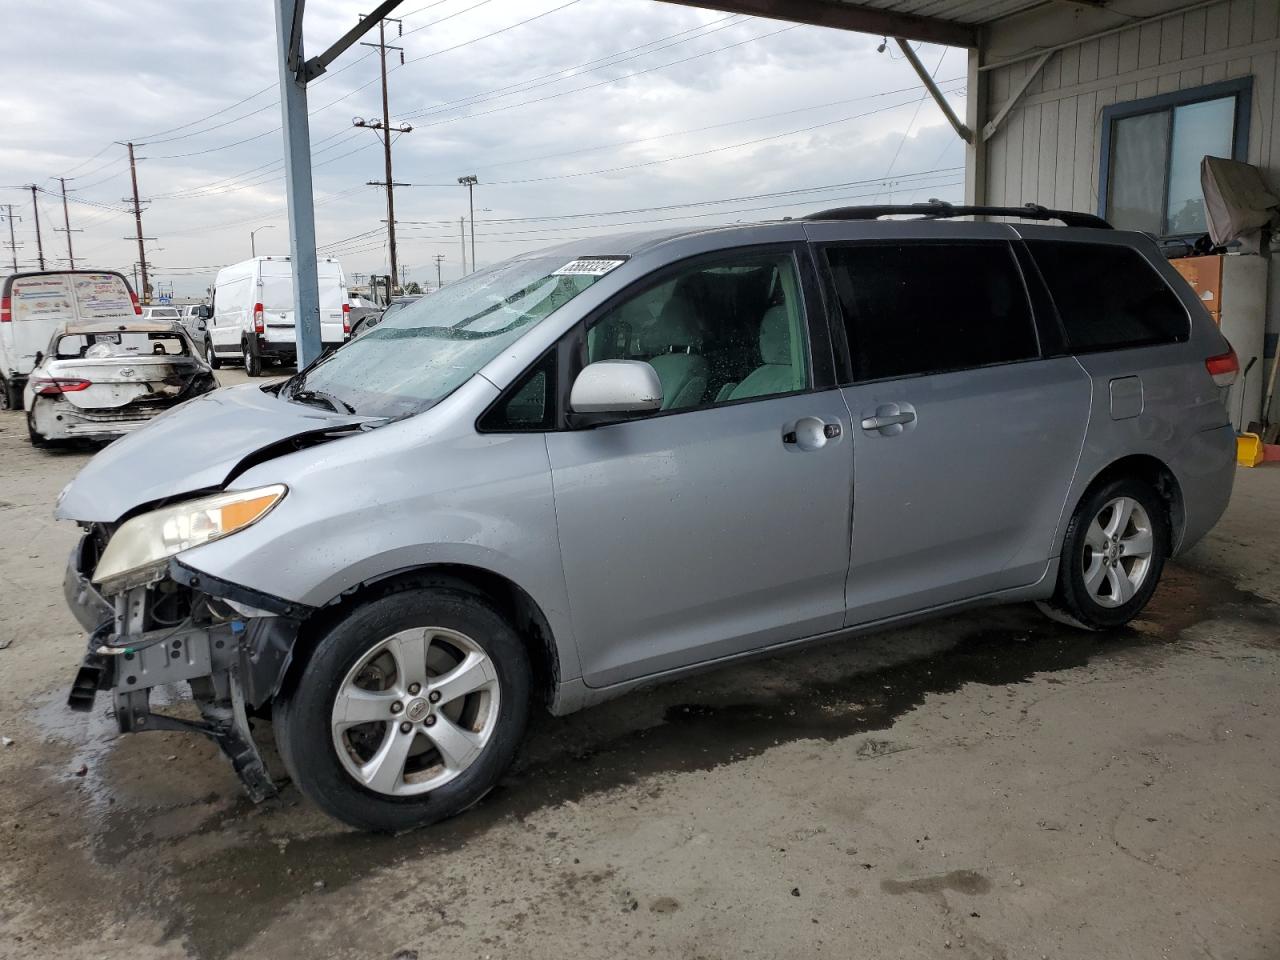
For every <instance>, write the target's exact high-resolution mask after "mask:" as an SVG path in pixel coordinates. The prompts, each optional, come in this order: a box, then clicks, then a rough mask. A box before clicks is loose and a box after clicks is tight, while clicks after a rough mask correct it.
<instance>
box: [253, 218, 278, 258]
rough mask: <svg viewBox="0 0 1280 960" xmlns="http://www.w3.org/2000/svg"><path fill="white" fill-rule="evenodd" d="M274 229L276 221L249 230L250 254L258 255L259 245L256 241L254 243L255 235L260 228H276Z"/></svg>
mask: <svg viewBox="0 0 1280 960" xmlns="http://www.w3.org/2000/svg"><path fill="white" fill-rule="evenodd" d="M274 229H275V224H274V223H264V224H263V225H262V226H260V227H254V228H253V229H252V230H250V231H249V256H251V257H256V256H257V255H258V246H257V244H256V243H254V240H253V235H254V234H255V233H257V232H258V231H259V230H274Z"/></svg>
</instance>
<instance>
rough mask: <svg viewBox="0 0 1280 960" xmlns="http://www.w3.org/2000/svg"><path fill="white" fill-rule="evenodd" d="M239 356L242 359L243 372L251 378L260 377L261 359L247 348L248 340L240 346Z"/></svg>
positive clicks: (254, 351) (250, 348)
mask: <svg viewBox="0 0 1280 960" xmlns="http://www.w3.org/2000/svg"><path fill="white" fill-rule="evenodd" d="M240 354H241V356H242V357H243V359H244V372H245V373H247V374H248V375H249V376H251V377H260V376H262V358H261V357H260V356H258V353H257V351H256V350H254V349H253V347H251V346H249V341H248V340H245V341H244V342H243V343H241V344H240Z"/></svg>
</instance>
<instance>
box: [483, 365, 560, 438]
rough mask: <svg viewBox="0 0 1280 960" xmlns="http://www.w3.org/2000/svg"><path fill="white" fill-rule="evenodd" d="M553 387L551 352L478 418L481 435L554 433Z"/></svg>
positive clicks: (554, 406) (554, 372)
mask: <svg viewBox="0 0 1280 960" xmlns="http://www.w3.org/2000/svg"><path fill="white" fill-rule="evenodd" d="M555 384H556V353H555V351H554V350H552V351H551V352H550V353H549V354H547V355H546V356H545V357H543V358H542V359H541V360H539V361H538V362H537V363H535V364H534V365H533V366H532V367H531V368H530V369H529V370H528V372H526V373H525V375H524V377H523V378H522V379H521V380H520V382H519V383H517V384H515V385H514V386H513V387H512V388H510V389H508V390H507V392H506V395H505V396H503V397H502V398H501V399H500V400H499V401H498V402H497V403H496V404H495V405H494V406H493V407H491V408H490V409H489V411H488V412H487V413H486V414H485V415H484V416H483V417H481V418H480V423H479V427H480V430H481V431H482V432H485V433H529V432H534V431H542V430H554V429H555V426H556V401H555V392H554V391H555Z"/></svg>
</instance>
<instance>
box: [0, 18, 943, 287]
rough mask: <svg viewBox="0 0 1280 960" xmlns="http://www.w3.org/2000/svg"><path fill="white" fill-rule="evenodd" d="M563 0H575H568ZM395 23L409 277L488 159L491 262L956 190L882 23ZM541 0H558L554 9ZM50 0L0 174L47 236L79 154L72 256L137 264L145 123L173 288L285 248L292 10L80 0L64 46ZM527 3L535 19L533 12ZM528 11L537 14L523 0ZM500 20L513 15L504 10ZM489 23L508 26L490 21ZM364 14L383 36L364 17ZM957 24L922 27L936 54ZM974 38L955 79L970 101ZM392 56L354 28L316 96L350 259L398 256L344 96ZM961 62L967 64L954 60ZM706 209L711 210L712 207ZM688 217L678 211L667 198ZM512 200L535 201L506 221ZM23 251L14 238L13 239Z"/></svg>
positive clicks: (157, 217)
mask: <svg viewBox="0 0 1280 960" xmlns="http://www.w3.org/2000/svg"><path fill="white" fill-rule="evenodd" d="M560 7H563V9H556V8H560ZM402 8H403V12H402V14H401V16H402V17H403V20H404V23H403V30H404V36H403V37H399V36H398V35H397V32H398V31H397V30H396V29H395V28H391V29H390V31H389V32H390V34H391V36H390V38H389V42H390V43H393V44H395V45H396V46H401V47H403V48H404V56H405V60H406V62H405V65H404V66H403V67H402V66H400V61H399V53H398V52H395V53H392V54H391V55H390V60H389V65H390V67H391V70H390V75H389V77H390V79H389V87H390V102H391V117H392V121H393V122H400V121H401V120H402V119H405V120H407V122H409V123H412V124H413V125H414V130H413V132H412V133H409V134H405V135H403V136H400V137H398V138H397V139H396V141H395V143H394V161H395V177H396V179H397V180H401V181H406V182H409V183H412V184H414V186H412V187H408V188H404V189H401V190H399V191H397V194H396V212H397V220H398V221H401V226H400V230H399V238H400V244H399V245H400V259H401V262H402V263H403V264H405V265H407V266H408V268H409V274H410V276H411V277H414V278H417V279H421V280H425V279H427V278H428V276H431V277H433V276H434V268H433V267H432V266H431V263H432V259H431V258H432V257H433V256H434V255H435V254H436V253H442V254H444V255H445V257H446V258H447V259H446V262H445V274H446V279H448V277H449V275H453V276H457V274H458V271H459V269H460V267H461V264H460V257H459V251H458V248H459V243H458V226H457V220H458V217H459V216H461V215H464V214H465V213H466V191H465V190H464V189H463V188H462V187H459V186H457V185H456V181H457V178H458V177H459V176H460V175H462V174H467V173H476V174H477V175H478V176H479V177H480V186H479V187H478V188H477V190H476V206H477V221H478V222H477V231H476V233H477V243H478V256H479V259H480V261H481V263H486V262H491V261H494V260H498V259H502V258H504V257H506V256H510V255H511V254H513V253H516V252H519V251H522V250H528V249H531V248H533V247H536V246H537V245H538V244H540V243H546V242H557V241H559V240H561V239H567V238H572V237H577V236H586V235H590V234H591V232H592V231H593V230H598V231H599V232H608V231H609V230H611V229H619V228H625V227H626V226H627V225H629V224H633V223H637V222H638V221H643V220H646V219H647V220H650V221H655V220H660V221H662V222H665V223H670V224H671V225H679V223H680V222H684V223H689V224H701V223H707V222H715V221H716V220H724V221H733V220H739V219H756V218H768V217H775V216H784V215H791V214H797V213H804V212H806V211H809V210H812V209H816V208H820V207H822V206H828V205H832V204H834V203H838V202H864V201H869V200H872V199H880V200H887V199H888V198H889V197H890V196H892V197H893V198H894V199H898V200H911V199H924V198H925V197H928V196H935V195H936V196H944V197H950V198H958V197H959V196H960V193H961V190H960V187H959V186H958V183H959V181H960V180H961V179H962V177H961V176H960V174H959V173H958V172H956V171H955V170H950V171H946V170H944V171H943V172H940V173H938V174H935V175H932V176H927V177H920V176H906V177H901V176H900V177H899V179H898V180H897V182H896V183H895V184H894V185H893V187H892V190H890V189H889V188H887V187H885V186H883V185H881V184H878V183H873V184H860V183H858V182H859V181H868V180H872V179H873V178H881V177H884V176H885V174H886V172H887V171H889V170H890V164H891V163H892V172H893V173H894V174H895V175H903V174H919V173H920V172H921V171H928V170H934V169H939V168H954V167H956V166H958V165H960V164H961V163H962V162H963V159H962V158H963V151H962V149H961V146H960V142H959V140H958V139H957V138H956V137H955V135H954V133H953V132H952V131H951V130H950V128H949V127H947V126H946V125H945V124H944V123H942V122H941V117H940V114H939V112H938V110H937V108H936V106H934V104H933V103H932V101H930V100H927V99H926V100H924V101H923V102H921V100H920V98H921V91H920V87H919V84H918V82H917V81H916V78H915V75H914V74H913V73H912V71H911V70H910V68H909V67H908V65H907V64H906V63H905V62H904V61H902V60H901V58H900V57H899V56H897V55H896V54H893V53H892V51H890V52H886V53H884V54H880V53H877V52H876V50H875V47H876V45H877V44H878V43H879V38H878V37H869V36H866V35H861V34H853V33H845V32H841V31H834V30H824V29H821V28H814V27H797V26H791V25H788V24H785V23H781V22H778V21H772V20H760V19H753V18H746V17H733V16H729V15H726V14H724V13H720V12H717V11H703V10H696V9H692V8H688V7H684V6H678V5H669V4H664V3H658V2H655V0H577V2H574V3H568V4H566V0H533V2H529V0H525V2H518V0H485V2H480V0H440V2H437V3H426V2H425V0H406V2H405V3H404V4H403V5H402ZM358 12H359V11H358V9H357V8H356V7H353V6H351V5H350V4H349V3H348V2H347V0H311V2H310V3H309V4H308V8H307V21H306V38H307V46H308V52H309V53H315V52H318V51H319V50H320V49H321V48H322V47H323V46H324V45H326V44H327V43H328V42H329V41H330V40H331V39H333V38H336V37H337V36H339V35H340V34H341V33H342V32H344V31H345V30H346V29H347V28H348V27H349V26H350V25H351V24H352V23H353V22H354V20H353V18H354V17H355V15H356V14H357V13H358ZM539 14H545V15H544V16H539ZM50 17H51V14H50V12H49V8H48V7H45V8H43V9H42V8H40V7H38V6H37V5H34V4H27V5H22V6H20V7H17V8H16V9H13V10H10V11H9V12H8V16H7V18H6V25H5V29H6V56H5V57H4V58H2V59H0V111H3V115H4V116H5V117H6V122H7V127H8V132H9V136H8V137H7V138H6V139H5V142H4V143H3V144H0V185H4V186H5V187H10V186H18V185H21V184H25V183H31V182H35V183H38V184H40V185H41V186H42V187H43V188H45V189H46V190H48V191H51V193H48V194H41V196H40V199H39V202H40V215H41V226H42V228H43V240H44V247H45V253H46V256H47V257H50V258H53V257H65V236H64V235H63V234H61V233H55V232H53V230H52V227H53V226H54V225H55V224H57V225H60V221H61V208H60V200H59V199H58V198H57V197H56V196H55V194H56V193H57V188H58V185H57V181H56V180H53V179H50V178H51V177H54V176H57V175H59V174H62V175H67V176H69V177H71V178H72V179H70V180H69V181H68V185H69V186H70V187H71V188H72V189H73V191H74V192H73V194H72V196H73V198H74V199H73V203H72V206H71V214H72V221H73V223H72V226H73V227H75V228H78V229H82V230H83V231H84V232H83V233H76V234H73V238H74V241H75V244H76V248H77V250H76V253H77V260H78V262H79V263H82V264H91V265H95V266H102V267H114V268H118V269H121V270H124V271H126V272H128V271H129V270H130V268H131V265H132V264H133V262H134V261H135V260H136V259H137V248H136V244H135V243H134V242H133V241H131V240H128V239H126V238H127V237H129V236H131V235H132V233H133V222H132V216H131V215H130V214H128V213H126V208H125V206H124V204H123V202H122V198H123V197H125V196H127V194H128V193H129V177H128V165H127V162H126V158H125V150H124V148H123V147H122V146H119V145H117V144H116V143H115V142H116V141H122V140H129V139H132V140H134V141H135V143H137V144H138V146H137V153H138V156H139V157H141V158H143V159H141V160H140V162H139V165H138V177H139V187H140V190H141V192H142V194H143V196H144V198H147V199H149V200H150V203H149V204H148V205H147V208H146V211H145V213H144V225H145V230H146V235H147V236H150V237H155V238H157V239H156V240H155V241H154V242H151V243H149V244H148V259H149V261H150V262H151V263H152V265H153V266H154V268H155V270H154V272H155V274H156V276H157V277H158V278H159V279H160V280H162V281H164V282H165V283H168V282H172V283H173V285H174V287H175V289H176V291H177V292H178V293H179V294H200V293H202V292H203V291H204V288H205V287H206V286H207V285H208V284H210V283H211V282H212V280H213V275H214V273H215V270H216V267H217V266H218V265H221V264H225V263H230V262H234V261H236V260H239V259H243V258H244V257H247V256H248V255H249V237H248V233H249V231H250V230H251V229H254V228H255V227H258V226H261V225H265V224H270V225H272V226H273V227H274V229H270V230H267V231H264V232H262V233H260V234H259V236H258V250H259V252H260V253H261V252H278V253H283V252H286V251H287V242H288V231H287V220H286V215H285V201H284V187H283V173H282V164H281V161H280V157H281V152H282V146H281V134H280V132H279V129H278V128H279V125H280V115H279V107H278V105H277V104H276V102H275V101H276V81H277V67H276V60H275V26H274V21H273V19H272V15H271V7H270V5H268V4H265V3H262V2H261V0H223V2H220V3H218V4H185V3H183V4H174V3H171V2H165V0H132V2H131V3H129V4H127V5H121V4H118V3H115V2H105V0H68V2H67V3H64V4H62V5H59V7H58V13H57V17H58V20H59V25H58V27H59V29H58V30H57V32H56V36H57V52H56V56H55V55H54V54H53V53H52V52H51V47H50V40H51V37H52V36H54V35H55V34H53V33H51V23H50ZM530 18H532V19H530ZM524 20H529V22H527V23H523V24H521V23H520V22H521V21H524ZM507 28H509V29H507ZM490 34H492V35H490ZM366 39H368V38H366ZM942 52H943V51H942V48H937V47H924V48H922V50H921V57H922V59H923V60H924V62H925V63H926V64H928V65H930V66H932V65H933V64H935V63H937V62H938V58H939V56H940V55H941V53H942ZM963 72H964V57H963V55H962V54H961V53H960V52H959V51H951V52H950V54H949V55H948V56H947V57H946V58H945V60H944V61H943V63H942V66H941V68H940V70H939V72H938V78H939V80H951V81H956V82H952V83H950V84H944V86H947V87H948V89H950V90H953V91H957V92H956V93H955V94H954V98H955V101H956V103H957V106H959V105H960V104H961V103H962V93H961V92H959V88H960V87H961V86H962V84H963ZM377 76H378V74H377V56H376V53H374V52H373V51H371V50H370V49H369V48H368V47H355V48H353V49H352V50H350V51H348V52H347V53H345V54H344V55H343V56H342V57H341V58H340V59H339V60H338V61H336V62H335V63H334V64H333V65H332V66H331V67H330V70H329V72H328V74H326V75H325V76H323V77H321V78H320V79H319V80H318V81H316V82H314V83H313V84H312V86H311V89H310V92H309V96H310V105H311V109H312V110H313V111H314V113H313V116H312V117H311V137H312V152H313V175H314V180H315V192H316V200H317V207H316V217H317V223H318V228H317V232H318V236H319V239H320V242H321V243H322V244H329V245H330V246H328V247H327V251H328V252H330V253H332V254H333V255H336V256H339V257H340V258H341V260H342V262H343V264H344V266H345V268H346V270H347V271H348V273H354V272H363V273H369V272H384V271H385V270H386V245H385V222H384V221H385V217H386V212H385V200H384V195H383V193H382V192H381V191H380V190H378V189H377V188H374V187H369V186H366V185H365V183H366V181H368V180H381V179H382V177H383V163H382V149H381V145H380V143H379V142H378V141H377V139H376V137H375V135H374V134H373V133H372V132H371V131H369V130H365V129H358V128H353V127H352V126H351V119H352V117H357V116H360V117H373V116H377V115H379V114H380V112H381V105H380V93H379V84H378V82H377ZM957 78H958V80H957ZM823 184H850V186H845V187H837V188H833V189H831V190H827V191H822V192H818V191H815V192H812V193H808V194H805V195H802V196H799V197H797V198H795V200H794V201H793V202H788V201H786V200H783V199H773V200H769V199H764V200H759V201H749V200H744V201H741V202H738V203H733V204H723V205H719V206H716V207H714V208H711V209H713V210H714V211H715V216H705V215H702V214H706V213H707V212H708V209H707V208H685V209H682V210H675V211H666V212H660V213H653V214H635V215H625V216H618V215H606V216H601V217H598V218H593V219H588V220H585V221H584V220H563V219H545V220H538V221H531V222H525V221H524V218H531V217H546V218H554V217H562V216H563V215H566V214H577V213H583V212H591V211H606V212H607V211H617V210H633V209H637V208H648V207H660V206H668V205H672V204H687V203H694V202H699V201H704V200H708V199H722V198H731V197H747V196H751V195H754V194H760V193H772V192H777V191H783V190H795V189H799V188H806V187H812V186H818V185H823ZM10 202H12V203H14V204H15V213H17V214H19V215H21V216H23V217H24V219H23V220H22V221H21V222H20V223H18V224H17V227H18V233H19V237H18V239H19V242H20V243H21V244H22V246H21V248H20V250H19V257H20V260H21V261H23V262H25V263H33V262H34V258H35V235H34V218H33V216H32V211H31V210H30V206H31V201H30V194H29V193H23V192H21V191H19V190H13V189H5V190H3V191H0V203H10ZM695 215H697V216H695ZM677 217H679V218H683V220H682V221H677V220H674V219H672V218H677ZM511 221H518V222H514V223H513V222H511ZM3 252H6V253H7V251H3Z"/></svg>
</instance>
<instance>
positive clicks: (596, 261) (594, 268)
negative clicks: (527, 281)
mask: <svg viewBox="0 0 1280 960" xmlns="http://www.w3.org/2000/svg"><path fill="white" fill-rule="evenodd" d="M626 262H627V258H626V257H579V258H578V259H577V260H570V261H569V262H568V263H566V264H565V265H564V266H563V267H561V268H560V269H559V270H556V271H555V272H554V273H552V274H551V275H552V276H553V277H584V276H585V277H603V276H604V275H605V274H606V273H608V272H609V271H610V270H612V269H614V268H615V267H620V266H622V265H623V264H624V263H626Z"/></svg>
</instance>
